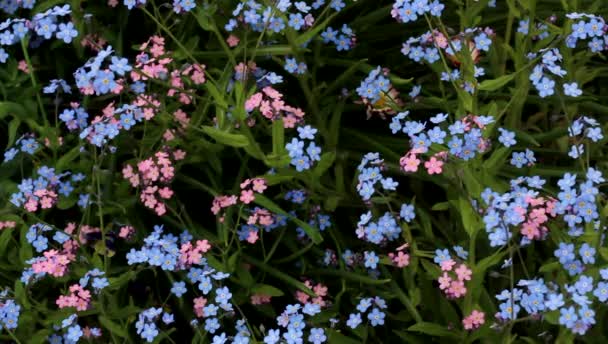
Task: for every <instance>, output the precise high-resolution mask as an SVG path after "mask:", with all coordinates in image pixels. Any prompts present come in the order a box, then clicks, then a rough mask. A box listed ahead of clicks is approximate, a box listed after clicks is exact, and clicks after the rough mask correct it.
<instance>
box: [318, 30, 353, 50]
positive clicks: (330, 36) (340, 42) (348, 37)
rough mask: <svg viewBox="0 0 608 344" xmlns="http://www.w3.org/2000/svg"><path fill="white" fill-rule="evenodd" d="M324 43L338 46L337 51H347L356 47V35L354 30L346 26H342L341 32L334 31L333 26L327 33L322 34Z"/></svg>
mask: <svg viewBox="0 0 608 344" xmlns="http://www.w3.org/2000/svg"><path fill="white" fill-rule="evenodd" d="M321 38H323V43H333V44H335V45H336V50H338V51H347V50H350V49H351V48H352V47H353V46H354V42H355V34H354V33H353V30H352V29H351V28H350V27H349V26H348V25H346V24H344V25H342V28H341V29H340V30H334V29H333V28H332V27H331V26H328V27H327V29H325V31H323V32H322V33H321Z"/></svg>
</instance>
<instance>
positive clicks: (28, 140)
mask: <svg viewBox="0 0 608 344" xmlns="http://www.w3.org/2000/svg"><path fill="white" fill-rule="evenodd" d="M38 148H40V144H39V143H38V142H37V141H36V138H35V137H34V136H33V135H23V136H21V137H20V138H18V139H17V141H15V147H9V148H7V149H6V151H4V161H3V162H9V161H11V160H13V159H15V156H17V154H19V152H23V153H26V154H29V155H33V154H35V153H36V151H38Z"/></svg>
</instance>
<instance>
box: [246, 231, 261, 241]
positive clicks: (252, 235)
mask: <svg viewBox="0 0 608 344" xmlns="http://www.w3.org/2000/svg"><path fill="white" fill-rule="evenodd" d="M258 238H259V237H258V232H257V231H249V235H248V236H247V242H248V243H250V244H255V242H256V241H258Z"/></svg>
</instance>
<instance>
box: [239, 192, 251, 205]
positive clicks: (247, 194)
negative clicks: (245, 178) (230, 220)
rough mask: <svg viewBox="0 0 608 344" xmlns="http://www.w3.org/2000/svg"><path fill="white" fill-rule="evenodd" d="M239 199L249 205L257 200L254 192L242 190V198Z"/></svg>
mask: <svg viewBox="0 0 608 344" xmlns="http://www.w3.org/2000/svg"><path fill="white" fill-rule="evenodd" d="M239 199H240V200H241V202H243V203H245V204H249V203H251V202H253V200H254V199H255V196H254V195H253V191H252V190H242V191H241V197H239Z"/></svg>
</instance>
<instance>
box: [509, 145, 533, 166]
mask: <svg viewBox="0 0 608 344" xmlns="http://www.w3.org/2000/svg"><path fill="white" fill-rule="evenodd" d="M510 163H511V165H513V166H515V167H517V168H522V167H524V166H532V165H534V164H535V163H536V157H535V156H534V152H533V151H532V150H530V149H528V148H526V151H525V152H513V154H512V155H511V161H510Z"/></svg>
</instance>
